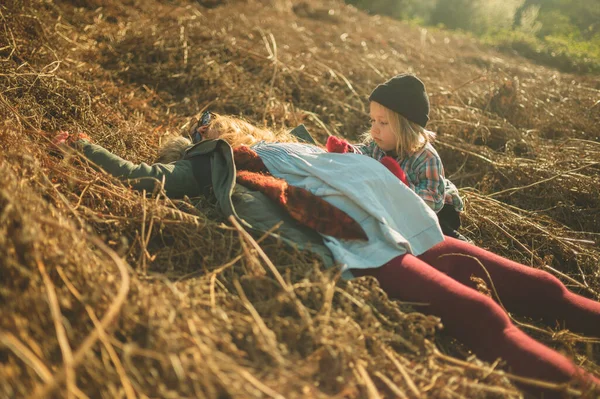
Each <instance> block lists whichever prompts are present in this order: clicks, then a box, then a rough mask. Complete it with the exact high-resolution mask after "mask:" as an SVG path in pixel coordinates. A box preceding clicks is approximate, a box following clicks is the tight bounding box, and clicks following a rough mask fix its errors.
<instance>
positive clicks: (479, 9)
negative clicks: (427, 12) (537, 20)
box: [430, 0, 524, 35]
mask: <svg viewBox="0 0 600 399" xmlns="http://www.w3.org/2000/svg"><path fill="white" fill-rule="evenodd" d="M523 2H524V0H439V1H438V2H437V6H436V7H435V9H433V11H432V14H431V17H430V18H431V22H432V23H433V24H436V25H438V24H441V25H444V26H446V27H448V28H450V29H461V30H466V31H470V32H473V33H475V34H478V35H483V34H487V33H489V32H496V31H501V30H505V29H509V28H510V27H512V26H513V23H514V19H515V14H516V13H517V10H519V8H520V7H521V6H522V5H523Z"/></svg>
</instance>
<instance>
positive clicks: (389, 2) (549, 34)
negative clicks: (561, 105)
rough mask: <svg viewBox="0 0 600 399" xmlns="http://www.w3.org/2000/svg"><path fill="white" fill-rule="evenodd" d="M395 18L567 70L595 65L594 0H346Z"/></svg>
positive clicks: (599, 45)
mask: <svg viewBox="0 0 600 399" xmlns="http://www.w3.org/2000/svg"><path fill="white" fill-rule="evenodd" d="M347 3H351V4H354V5H356V6H357V7H359V8H363V9H366V10H368V11H369V12H371V13H373V14H384V15H388V16H391V17H394V18H398V19H410V20H413V21H418V22H419V23H422V24H426V25H437V26H442V27H445V28H447V29H455V30H463V31H468V32H472V33H474V34H475V35H478V36H480V37H482V38H483V39H484V40H485V41H486V42H488V43H490V44H492V45H495V46H498V47H500V48H503V49H510V50H512V51H516V52H518V53H520V54H521V55H523V56H525V57H528V58H531V59H533V60H535V61H536V62H539V63H543V64H547V65H550V66H553V67H556V68H559V69H561V70H564V71H569V72H582V73H586V72H597V71H600V1H598V0H594V1H590V0H372V1H368V0H347Z"/></svg>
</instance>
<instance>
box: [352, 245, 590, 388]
mask: <svg viewBox="0 0 600 399" xmlns="http://www.w3.org/2000/svg"><path fill="white" fill-rule="evenodd" d="M352 272H353V274H354V275H355V276H366V275H370V276H374V277H375V278H376V279H377V280H378V281H379V284H380V286H381V288H382V289H383V290H384V291H385V292H386V293H387V294H388V296H390V297H391V298H395V299H400V300H404V301H410V302H422V303H426V304H428V305H427V306H424V307H422V308H420V310H422V311H423V312H425V313H430V314H434V315H436V316H439V317H441V319H442V323H443V324H444V327H445V329H446V330H447V331H448V332H449V333H450V334H451V335H453V336H455V337H456V338H458V339H459V340H461V341H462V342H464V343H465V344H467V345H468V346H469V347H470V348H471V349H472V350H473V351H474V352H475V353H476V354H477V356H478V357H480V358H481V359H484V360H488V361H494V360H495V359H497V358H502V359H504V360H505V361H506V362H507V365H508V368H509V371H511V372H513V373H515V374H518V375H521V376H524V377H528V378H536V379H542V380H546V381H552V382H557V383H562V382H567V381H569V380H571V379H573V378H577V377H578V376H583V373H582V372H581V370H580V369H579V368H577V367H576V366H575V365H574V364H573V363H572V362H571V361H569V360H568V359H567V358H565V357H564V356H562V355H560V354H559V353H557V352H555V351H553V350H552V349H550V348H548V347H546V346H544V345H542V344H541V343H539V342H537V341H535V340H534V339H533V338H531V337H529V336H527V335H526V334H525V333H523V332H522V331H521V330H519V329H517V328H516V327H515V326H514V325H513V324H512V323H511V321H510V319H509V318H508V316H507V315H506V313H505V312H504V311H503V310H502V308H501V307H500V306H499V305H498V304H497V303H496V302H494V301H493V300H492V299H491V298H489V297H487V296H485V295H483V294H481V293H479V292H477V291H476V290H474V289H472V288H469V287H467V286H465V285H463V284H461V283H459V282H457V281H456V280H454V279H452V278H450V277H449V276H447V275H445V274H444V273H441V272H439V271H438V270H436V269H434V268H433V267H431V266H430V265H428V264H426V263H425V262H423V261H421V260H420V259H418V258H416V257H414V256H412V255H404V256H400V257H397V258H395V259H393V260H392V261H390V262H388V263H387V264H386V265H384V266H382V267H380V268H377V269H366V270H357V269H354V270H352ZM581 379H582V380H585V381H588V382H589V381H594V382H595V383H596V384H600V382H599V381H598V380H595V379H594V378H593V377H590V376H589V375H585V377H582V378H581Z"/></svg>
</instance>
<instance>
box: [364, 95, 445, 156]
mask: <svg viewBox="0 0 600 399" xmlns="http://www.w3.org/2000/svg"><path fill="white" fill-rule="evenodd" d="M372 104H374V105H375V107H378V108H379V109H380V110H383V112H384V113H385V116H386V117H387V120H388V123H389V124H390V128H391V129H392V132H393V133H394V136H396V154H397V156H398V157H399V158H404V157H407V156H409V155H410V154H412V153H414V152H416V151H418V150H420V149H421V148H423V146H425V144H427V143H431V142H433V141H434V139H435V133H434V132H432V131H429V130H427V129H425V128H424V127H422V126H421V125H418V124H416V123H414V122H411V121H409V120H408V119H406V118H405V117H404V116H402V115H400V114H399V113H397V112H395V111H392V110H391V109H389V108H388V107H385V106H383V105H381V104H379V103H378V102H376V101H372ZM363 137H364V140H365V142H371V141H372V140H373V139H372V138H371V134H370V132H367V133H365V134H364V135H363Z"/></svg>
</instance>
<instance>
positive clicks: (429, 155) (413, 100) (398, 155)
mask: <svg viewBox="0 0 600 399" xmlns="http://www.w3.org/2000/svg"><path fill="white" fill-rule="evenodd" d="M369 101H370V116H371V129H370V130H369V132H368V133H366V134H365V136H366V138H365V141H364V143H363V144H360V145H353V144H350V143H348V142H347V141H345V140H342V139H339V138H337V137H334V136H330V137H329V139H328V140H327V150H328V151H329V152H340V153H346V152H352V153H358V154H364V155H368V156H370V157H372V158H375V159H377V160H379V161H381V162H382V163H383V164H384V165H385V166H386V167H387V168H388V169H390V171H392V173H394V174H395V175H396V176H398V178H399V179H400V180H402V181H403V182H404V184H406V185H407V186H408V187H410V188H411V189H412V190H413V191H415V192H416V193H417V195H419V196H420V197H421V198H422V199H423V201H425V203H426V204H427V205H428V206H429V207H430V208H431V209H433V210H434V211H435V212H436V214H437V216H438V219H439V221H440V226H441V228H442V232H443V233H444V234H445V235H448V236H450V237H454V238H459V239H465V238H464V237H463V236H462V235H461V234H459V233H458V231H457V230H458V229H459V227H460V216H459V213H460V212H461V211H462V210H463V201H462V199H461V198H460V196H459V193H458V190H457V188H456V186H455V185H454V184H453V183H452V182H451V181H450V180H448V179H446V178H445V176H444V166H443V165H442V160H441V159H440V156H439V155H438V153H437V151H436V150H435V148H433V146H432V145H431V143H432V141H433V139H434V138H435V133H433V132H431V131H429V130H426V129H425V126H426V124H427V121H428V120H429V98H428V96H427V92H426V91H425V86H424V84H423V82H422V81H421V80H419V79H418V78H417V77H415V76H413V75H409V74H402V75H398V76H395V77H393V78H392V79H390V80H388V81H387V82H385V83H383V84H380V85H379V86H377V87H376V88H375V90H373V92H372V93H371V95H370V96H369Z"/></svg>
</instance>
